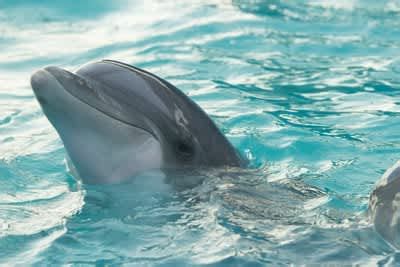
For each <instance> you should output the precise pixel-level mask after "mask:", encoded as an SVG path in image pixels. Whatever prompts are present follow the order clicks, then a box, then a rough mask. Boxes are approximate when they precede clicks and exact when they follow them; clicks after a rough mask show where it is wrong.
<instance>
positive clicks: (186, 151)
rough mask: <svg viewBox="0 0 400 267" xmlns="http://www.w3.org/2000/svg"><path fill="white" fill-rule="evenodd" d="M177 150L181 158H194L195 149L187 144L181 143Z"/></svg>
mask: <svg viewBox="0 0 400 267" xmlns="http://www.w3.org/2000/svg"><path fill="white" fill-rule="evenodd" d="M176 150H177V152H178V153H179V155H180V156H182V157H183V158H184V159H186V160H188V159H190V158H191V157H192V156H193V152H194V150H193V147H192V146H191V145H190V144H189V143H187V142H179V143H178V144H177V146H176Z"/></svg>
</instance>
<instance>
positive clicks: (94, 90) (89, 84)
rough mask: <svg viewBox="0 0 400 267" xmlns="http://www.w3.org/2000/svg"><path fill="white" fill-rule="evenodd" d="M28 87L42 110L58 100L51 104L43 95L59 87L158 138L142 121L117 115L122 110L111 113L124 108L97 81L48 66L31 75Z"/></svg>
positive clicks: (115, 118) (104, 112) (101, 110)
mask: <svg viewBox="0 0 400 267" xmlns="http://www.w3.org/2000/svg"><path fill="white" fill-rule="evenodd" d="M31 87H32V89H33V92H34V94H35V96H36V99H37V101H38V102H39V103H40V105H41V106H42V109H45V107H46V106H49V105H58V104H59V103H52V101H51V100H49V98H48V97H47V96H48V95H49V94H52V93H54V91H53V90H62V91H63V92H66V93H67V94H68V95H69V96H71V97H73V98H74V99H76V100H77V101H79V102H81V103H82V104H84V105H87V106H89V107H91V108H93V109H95V110H97V111H98V112H100V113H102V114H104V115H106V116H108V117H110V118H111V119H114V120H117V121H119V122H121V123H123V124H127V125H129V126H131V127H135V128H138V129H141V130H143V131H145V132H147V133H149V134H150V135H152V136H153V137H154V138H155V139H156V140H157V141H159V137H158V136H157V135H156V134H155V133H154V132H153V131H152V130H151V127H148V126H147V125H145V124H143V122H141V121H138V122H135V121H130V120H128V119H127V118H124V117H121V116H120V115H119V114H123V112H116V113H113V112H112V111H111V110H119V111H122V109H123V108H124V107H121V106H119V104H118V101H116V100H113V99H112V98H109V97H107V93H106V91H107V90H110V89H109V88H107V87H106V86H105V85H103V84H101V83H99V82H96V81H93V80H91V79H88V78H87V77H81V76H80V75H77V74H74V73H71V72H69V71H67V70H64V69H62V68H59V67H53V66H50V67H46V68H44V69H41V70H38V71H37V72H35V73H34V74H33V75H32V76H31Z"/></svg>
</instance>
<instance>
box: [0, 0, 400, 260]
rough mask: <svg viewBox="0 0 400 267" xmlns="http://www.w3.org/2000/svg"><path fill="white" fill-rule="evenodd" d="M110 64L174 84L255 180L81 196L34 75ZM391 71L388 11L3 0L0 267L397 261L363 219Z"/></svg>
mask: <svg viewBox="0 0 400 267" xmlns="http://www.w3.org/2000/svg"><path fill="white" fill-rule="evenodd" d="M103 58H109V59H116V60H121V61H124V62H127V63H130V64H133V65H136V66H139V67H141V68H145V69H147V70H149V71H151V72H154V73H156V74H157V75H159V76H161V77H163V78H165V79H166V80H168V81H170V82H171V83H173V84H174V85H176V86H177V87H178V88H180V89H181V90H183V91H184V92H185V93H186V94H188V95H189V96H190V97H191V98H192V99H193V100H195V101H196V102H197V103H198V104H199V105H200V106H201V107H203V108H204V109H205V110H206V112H207V113H208V114H210V116H211V117H212V118H213V120H214V121H215V122H216V123H217V125H218V126H219V127H220V129H221V130H222V131H223V132H224V133H225V134H226V136H227V137H228V138H229V139H230V140H231V141H232V143H233V144H234V145H235V147H236V148H237V149H238V150H239V151H240V152H241V153H242V154H243V155H245V156H246V157H247V158H248V159H249V161H250V165H251V167H252V168H253V169H252V170H251V171H249V172H246V171H243V172H241V171H237V173H228V174H226V173H220V172H218V171H210V172H209V173H206V174H203V175H204V176H206V179H205V180H204V182H203V183H202V184H201V185H199V186H197V187H195V188H192V189H187V190H176V188H171V187H170V186H168V185H166V184H164V183H163V179H162V178H163V174H162V173H151V174H147V176H146V177H142V179H141V178H140V177H139V178H138V179H136V180H134V181H133V182H132V183H131V184H130V185H114V186H109V187H106V186H97V187H95V186H93V187H86V186H81V185H80V184H79V183H77V182H76V181H75V180H74V178H73V177H71V176H70V175H69V174H68V172H67V171H66V167H65V163H64V157H65V151H64V149H63V146H62V143H61V141H60V140H59V138H58V136H57V134H56V132H55V130H54V129H53V128H52V127H51V125H50V123H49V122H48V121H47V120H46V118H45V116H44V115H43V114H42V112H41V110H40V107H39V105H38V104H37V102H36V100H35V98H34V96H33V93H32V91H31V89H30V85H29V77H30V74H31V73H32V72H34V71H35V70H37V69H39V68H42V67H44V66H46V65H56V66H61V67H64V68H67V69H69V70H74V69H76V68H78V67H79V66H80V65H82V64H85V63H87V62H90V61H95V60H99V59H103ZM399 77H400V2H399V1H391V0H387V1H357V0H346V1H343V0H337V1H322V0H314V1H283V0H282V1H279V0H271V1H264V0H252V1H250V0H248V1H247V0H232V1H225V0H221V1H216V0H209V1H179V2H178V1H128V0H117V1H102V0H98V1H81V2H77V1H66V0H58V1H50V0H44V1H33V0H31V1H29V0H27V1H20V0H10V1H8V0H0V264H5V265H18V266H26V265H35V266H44V265H49V266H56V265H61V264H71V265H74V266H75V265H77V266H86V265H93V264H95V265H98V266H104V265H109V266H114V265H117V266H118V265H121V264H126V265H127V266H135V265H137V266H153V265H155V266H167V265H168V266H187V265H211V266H245V265H247V266H263V265H269V266H279V265H282V266H287V265H290V264H293V265H302V264H305V265H309V264H336V265H338V266H343V265H344V264H361V265H362V266H365V265H371V266H374V265H377V264H380V265H383V264H388V265H396V263H397V262H400V254H398V252H397V251H396V250H394V249H393V248H391V247H390V246H389V245H388V244H387V243H385V241H383V240H382V239H381V238H380V237H379V235H377V234H376V233H375V232H374V230H373V228H372V227H371V225H370V224H369V222H368V220H367V216H366V214H365V213H366V210H367V205H368V196H369V192H370V191H371V190H372V188H373V185H374V183H375V181H376V180H377V179H378V178H379V177H380V176H381V175H382V173H383V172H384V171H385V169H387V168H388V167H389V166H391V165H392V164H393V163H394V162H395V161H396V160H398V159H399V158H400V153H399V152H400V134H399V132H400V116H399V113H400V91H399V90H400V78H399ZM189 178H190V177H189ZM330 266H331V265H330Z"/></svg>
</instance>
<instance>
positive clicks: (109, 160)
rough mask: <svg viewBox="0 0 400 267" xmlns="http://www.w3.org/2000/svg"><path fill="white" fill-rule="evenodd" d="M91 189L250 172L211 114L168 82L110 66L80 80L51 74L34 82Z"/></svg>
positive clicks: (78, 75) (94, 68) (89, 70)
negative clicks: (206, 172) (149, 173)
mask: <svg viewBox="0 0 400 267" xmlns="http://www.w3.org/2000/svg"><path fill="white" fill-rule="evenodd" d="M31 86H32V88H33V91H34V94H35V96H36V98H37V100H38V102H39V103H40V105H41V107H42V110H43V112H44V114H45V115H46V116H47V118H48V120H49V121H50V122H51V124H52V125H53V126H54V128H55V129H56V130H57V132H58V134H59V136H60V138H61V139H62V141H63V144H64V147H65V149H66V151H67V154H68V158H69V162H70V163H71V166H72V167H71V169H73V170H74V171H75V172H76V175H77V176H79V177H80V179H82V181H83V183H113V182H120V181H123V180H125V179H127V178H129V177H132V176H134V175H136V174H138V173H140V172H143V171H146V170H151V169H170V168H172V169H175V168H193V167H218V166H242V165H243V162H242V160H241V158H240V156H239V155H238V153H237V152H236V150H235V149H234V148H233V146H232V145H231V144H230V143H229V141H228V140H227V139H226V137H225V136H224V135H223V134H222V133H221V132H220V131H219V129H218V128H217V126H216V125H215V124H214V123H213V121H212V120H211V119H210V118H209V117H208V116H207V114H206V113H205V112H204V111H203V110H202V109H201V108H200V107H199V106H198V105H197V104H196V103H194V102H193V101H192V100H191V99H189V98H188V97H187V96H186V95H185V94H184V93H182V92H181V91H179V90H178V89H177V88H176V87H174V86H173V85H171V84H170V83H168V82H167V81H165V80H163V79H161V78H159V77H157V76H155V75H154V74H151V73H149V72H147V71H145V70H142V69H139V68H136V67H133V66H130V65H128V64H125V63H122V62H118V61H112V60H103V61H100V62H95V63H91V64H87V65H84V66H83V67H81V68H80V69H78V70H77V71H76V72H75V73H71V72H69V71H67V70H64V69H61V68H58V67H47V68H44V69H42V70H39V71H37V72H36V73H34V74H33V75H32V77H31Z"/></svg>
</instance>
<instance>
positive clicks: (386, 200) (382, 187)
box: [368, 161, 400, 248]
mask: <svg viewBox="0 0 400 267" xmlns="http://www.w3.org/2000/svg"><path fill="white" fill-rule="evenodd" d="M368 212H369V215H370V218H371V221H372V222H373V224H374V227H375V230H376V231H377V232H378V233H379V234H380V235H381V236H382V237H383V238H384V239H385V240H387V241H388V242H389V243H390V244H392V245H393V246H395V247H396V248H400V161H398V162H397V163H396V164H395V165H393V166H392V167H391V168H389V169H388V170H387V171H386V172H385V173H384V174H383V175H382V177H381V178H380V179H379V180H378V182H377V184H376V186H375V189H374V190H373V191H372V193H371V195H370V199H369V210H368Z"/></svg>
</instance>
